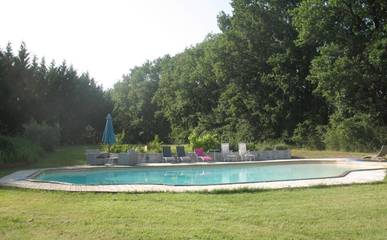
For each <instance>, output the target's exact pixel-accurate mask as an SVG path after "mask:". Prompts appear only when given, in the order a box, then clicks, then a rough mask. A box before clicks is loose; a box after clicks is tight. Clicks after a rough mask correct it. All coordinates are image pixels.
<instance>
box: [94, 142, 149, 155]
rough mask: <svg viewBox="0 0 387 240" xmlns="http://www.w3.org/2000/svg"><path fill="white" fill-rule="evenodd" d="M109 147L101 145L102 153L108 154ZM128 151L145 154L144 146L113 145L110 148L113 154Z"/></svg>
mask: <svg viewBox="0 0 387 240" xmlns="http://www.w3.org/2000/svg"><path fill="white" fill-rule="evenodd" d="M108 148H109V146H108V145H101V151H103V152H107V151H108V150H109V149H108ZM128 151H136V152H144V146H143V145H137V144H117V143H116V144H113V145H111V146H110V152H111V153H121V152H128Z"/></svg>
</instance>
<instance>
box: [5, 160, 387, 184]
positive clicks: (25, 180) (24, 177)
mask: <svg viewBox="0 0 387 240" xmlns="http://www.w3.org/2000/svg"><path fill="white" fill-rule="evenodd" d="M310 161H324V162H329V161H334V162H337V161H340V162H341V161H342V162H345V163H348V161H351V162H352V161H356V164H363V166H364V167H365V168H372V169H371V170H368V169H361V170H353V171H350V172H348V173H346V174H345V175H344V176H339V177H329V178H318V179H300V180H287V181H272V182H257V183H241V184H222V185H206V186H170V185H146V184H139V185H134V184H133V185H72V184H64V183H54V182H41V181H34V180H31V179H30V177H31V176H33V175H36V174H37V173H39V172H40V171H42V170H46V169H68V170H75V169H88V168H104V167H105V166H100V167H96V166H87V165H84V166H72V167H63V168H46V169H33V170H23V171H17V172H15V173H12V174H10V175H8V176H5V177H3V178H0V186H8V187H18V188H29V189H41V190H58V191H71V192H200V191H214V190H237V189H279V188H296V187H310V186H319V185H347V184H356V183H372V182H381V181H383V180H384V178H385V177H386V169H387V163H385V162H384V163H383V162H368V161H358V160H357V159H351V158H314V159H286V160H270V161H254V162H232V163H225V162H215V163H190V164H188V163H182V164H170V163H164V164H142V165H139V166H183V165H195V166H196V165H217V164H241V163H242V164H251V163H261V164H265V163H273V162H275V163H281V162H294V163H298V162H310ZM351 162H349V163H351ZM110 167H116V168H120V167H130V166H110Z"/></svg>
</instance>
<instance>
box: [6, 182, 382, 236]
mask: <svg viewBox="0 0 387 240" xmlns="http://www.w3.org/2000/svg"><path fill="white" fill-rule="evenodd" d="M386 198H387V183H382V184H369V185H354V186H341V187H329V188H304V189H296V190H275V191H258V192H237V193H217V194H205V193H179V194H174V193H147V194H124V193H120V194H106V193H103V194H101V193H100V194H96V193H69V192H46V191H33V190H19V189H11V188H3V189H1V190H0V239H385V237H386V236H387V225H386V222H387V214H386V213H387V201H385V199H386Z"/></svg>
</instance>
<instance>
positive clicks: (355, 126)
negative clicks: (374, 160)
mask: <svg viewBox="0 0 387 240" xmlns="http://www.w3.org/2000/svg"><path fill="white" fill-rule="evenodd" d="M386 142H387V130H386V128H385V127H384V128H383V127H380V126H377V125H376V124H375V121H374V120H373V119H372V117H371V116H370V115H368V114H359V115H356V116H353V117H351V118H346V119H341V118H340V117H334V118H332V119H331V121H330V126H329V128H328V130H327V132H326V135H325V144H326V146H327V148H329V149H333V150H342V151H361V152H367V151H374V150H378V149H379V148H380V146H381V145H383V144H386Z"/></svg>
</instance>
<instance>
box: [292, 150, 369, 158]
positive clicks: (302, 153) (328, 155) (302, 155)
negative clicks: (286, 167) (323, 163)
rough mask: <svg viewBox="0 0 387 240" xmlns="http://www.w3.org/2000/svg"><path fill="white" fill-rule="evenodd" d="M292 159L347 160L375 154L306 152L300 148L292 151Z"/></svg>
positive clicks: (330, 151)
mask: <svg viewBox="0 0 387 240" xmlns="http://www.w3.org/2000/svg"><path fill="white" fill-rule="evenodd" d="M291 151H292V157H293V158H334V157H340V158H341V157H349V158H362V157H364V156H370V155H373V154H375V153H363V152H341V151H332V150H322V151H318V150H308V149H302V148H295V149H292V150H291Z"/></svg>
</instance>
